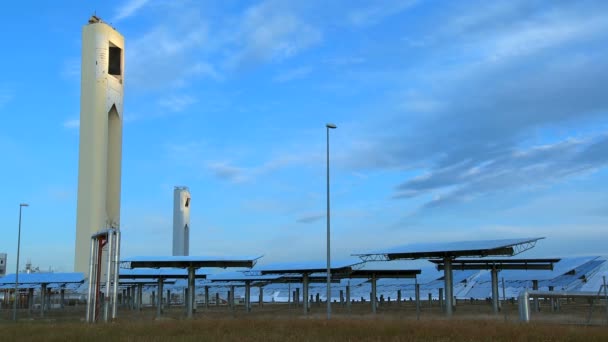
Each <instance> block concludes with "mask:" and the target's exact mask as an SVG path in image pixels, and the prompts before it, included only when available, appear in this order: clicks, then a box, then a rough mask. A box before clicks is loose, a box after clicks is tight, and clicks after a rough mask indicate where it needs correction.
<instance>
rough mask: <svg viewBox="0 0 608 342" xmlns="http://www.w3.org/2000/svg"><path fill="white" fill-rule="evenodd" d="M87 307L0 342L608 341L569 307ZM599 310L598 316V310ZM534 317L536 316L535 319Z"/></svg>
mask: <svg viewBox="0 0 608 342" xmlns="http://www.w3.org/2000/svg"><path fill="white" fill-rule="evenodd" d="M83 309H84V308H82V307H81V308H78V309H75V308H68V309H66V310H63V311H59V310H54V311H51V312H49V313H48V314H47V315H45V317H44V318H40V317H39V314H38V313H33V314H32V315H31V316H30V315H29V314H28V313H27V312H22V313H21V315H20V317H22V318H21V320H20V321H19V322H18V323H17V324H15V323H13V322H12V321H10V315H9V313H10V311H9V310H3V311H2V313H1V315H0V318H1V319H0V341H167V340H178V341H608V327H606V326H605V325H600V324H605V320H604V321H602V319H604V318H605V316H604V315H603V313H602V314H598V315H597V316H598V317H597V322H596V323H595V324H596V325H593V326H585V325H582V324H573V323H576V321H575V320H572V319H570V320H568V317H574V316H577V317H579V318H581V320H580V321H579V322H578V323H581V322H582V318H584V317H585V315H586V313H587V312H588V310H587V307H580V308H577V307H566V308H564V310H562V312H561V313H549V312H543V313H541V314H536V320H533V322H532V323H529V324H521V323H518V322H517V308H516V307H506V308H505V309H506V311H507V321H506V322H505V316H504V315H503V314H501V315H499V316H495V315H491V314H490V312H489V308H488V306H487V305H466V306H465V305H463V306H460V307H458V308H457V311H456V312H455V316H454V319H452V320H446V319H445V317H444V316H443V314H442V313H441V312H440V311H439V309H438V308H432V307H430V308H429V307H425V308H423V311H422V313H421V316H420V320H419V321H418V320H416V314H415V310H413V307H410V306H408V305H403V306H397V305H391V306H385V307H381V308H380V309H379V312H378V314H377V315H372V314H371V313H370V312H369V311H370V310H369V309H370V308H369V305H364V304H359V305H354V306H353V308H352V310H351V311H350V312H349V311H347V310H346V308H344V307H340V306H335V307H334V316H333V319H332V320H331V321H329V322H328V321H326V320H325V319H324V318H325V307H324V306H323V305H316V304H313V307H312V310H311V314H310V315H309V316H308V317H304V316H303V315H302V311H301V307H300V308H295V307H292V308H290V307H289V306H287V305H280V304H275V305H265V306H264V307H261V308H259V307H256V306H254V307H253V312H251V313H246V312H244V310H243V308H242V307H237V308H236V309H234V310H231V309H230V308H227V307H222V306H220V307H211V308H208V309H202V308H199V311H198V312H197V313H196V316H195V319H193V320H186V319H184V318H183V316H184V311H183V307H171V308H170V309H168V310H165V312H164V314H163V318H162V319H156V318H155V314H156V311H155V309H154V308H152V307H148V308H146V309H145V310H143V311H142V312H136V311H132V310H128V309H126V308H123V309H121V310H120V311H119V317H120V318H119V319H118V320H117V321H116V322H114V323H111V324H103V323H99V324H96V325H87V324H85V323H83V322H81V319H82V317H83ZM602 312H603V311H602ZM534 317H535V316H534V315H533V318H534Z"/></svg>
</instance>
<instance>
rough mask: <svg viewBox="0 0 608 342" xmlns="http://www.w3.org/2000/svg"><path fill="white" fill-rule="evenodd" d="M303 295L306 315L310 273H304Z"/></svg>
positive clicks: (306, 313) (305, 313)
mask: <svg viewBox="0 0 608 342" xmlns="http://www.w3.org/2000/svg"><path fill="white" fill-rule="evenodd" d="M302 295H303V298H302V299H303V300H302V303H303V304H304V315H308V273H304V274H303V275H302Z"/></svg>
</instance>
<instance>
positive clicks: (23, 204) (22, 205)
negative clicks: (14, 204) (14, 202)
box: [19, 203, 30, 207]
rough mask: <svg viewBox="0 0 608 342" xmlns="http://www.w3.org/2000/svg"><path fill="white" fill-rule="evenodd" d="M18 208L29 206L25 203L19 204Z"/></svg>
mask: <svg viewBox="0 0 608 342" xmlns="http://www.w3.org/2000/svg"><path fill="white" fill-rule="evenodd" d="M19 206H20V207H29V206H30V205H29V204H27V203H20V204H19Z"/></svg>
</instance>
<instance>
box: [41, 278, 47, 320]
mask: <svg viewBox="0 0 608 342" xmlns="http://www.w3.org/2000/svg"><path fill="white" fill-rule="evenodd" d="M45 306H46V284H42V287H41V288H40V317H44V307H45Z"/></svg>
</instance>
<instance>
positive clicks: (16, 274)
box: [13, 203, 28, 321]
mask: <svg viewBox="0 0 608 342" xmlns="http://www.w3.org/2000/svg"><path fill="white" fill-rule="evenodd" d="M27 206H28V205H27V204H25V203H21V204H19V231H18V233H17V268H16V269H15V301H14V302H13V321H16V320H17V301H18V300H17V292H18V291H19V253H20V252H21V208H23V207H27Z"/></svg>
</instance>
